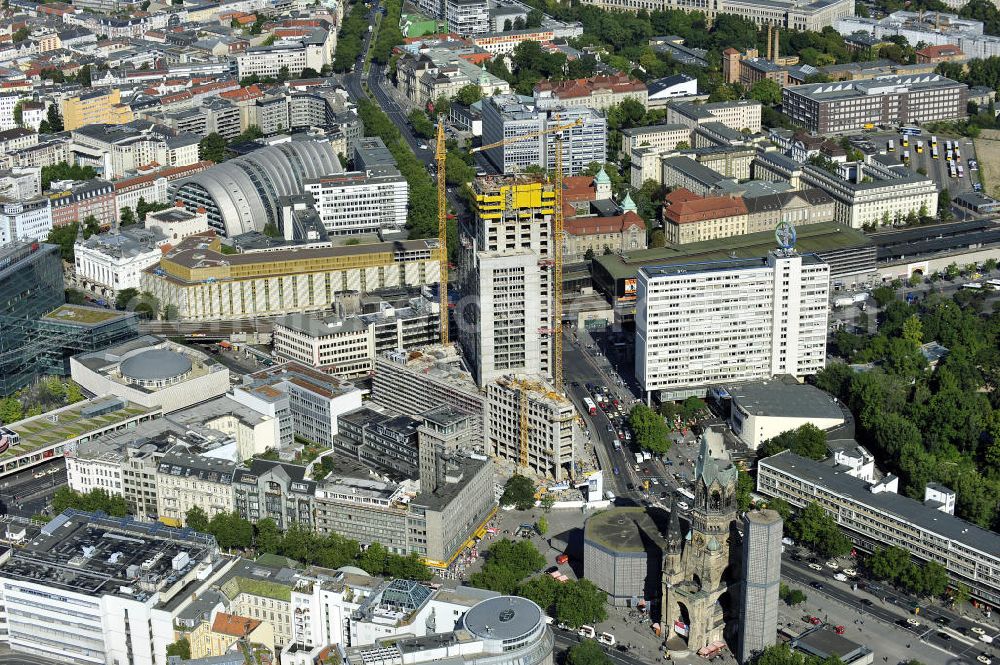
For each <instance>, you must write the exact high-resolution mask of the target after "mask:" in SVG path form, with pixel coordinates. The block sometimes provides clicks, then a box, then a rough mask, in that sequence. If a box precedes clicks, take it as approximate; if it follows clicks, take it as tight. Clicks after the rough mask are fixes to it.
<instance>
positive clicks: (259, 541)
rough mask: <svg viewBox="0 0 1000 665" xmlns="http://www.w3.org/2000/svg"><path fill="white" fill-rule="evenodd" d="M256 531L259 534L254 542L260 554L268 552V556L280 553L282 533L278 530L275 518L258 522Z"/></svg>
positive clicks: (255, 527) (255, 526)
mask: <svg viewBox="0 0 1000 665" xmlns="http://www.w3.org/2000/svg"><path fill="white" fill-rule="evenodd" d="M254 531H256V533H257V535H256V538H255V541H254V542H255V543H256V545H257V551H258V552H266V553H267V554H277V553H278V550H279V548H280V547H281V531H280V530H279V529H278V525H277V523H276V522H275V521H274V519H273V518H271V517H265V518H264V519H262V520H260V521H258V522H257V524H256V525H254Z"/></svg>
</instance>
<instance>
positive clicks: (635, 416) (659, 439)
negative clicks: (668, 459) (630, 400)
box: [628, 403, 670, 454]
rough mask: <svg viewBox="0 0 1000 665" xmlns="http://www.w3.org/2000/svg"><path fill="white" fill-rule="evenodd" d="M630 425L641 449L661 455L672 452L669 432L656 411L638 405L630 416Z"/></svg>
mask: <svg viewBox="0 0 1000 665" xmlns="http://www.w3.org/2000/svg"><path fill="white" fill-rule="evenodd" d="M628 423H629V427H631V428H632V431H633V432H634V433H635V440H636V443H638V444H639V447H640V448H643V449H644V450H650V451H653V452H655V453H659V454H663V453H665V452H667V451H668V450H670V437H669V436H668V434H669V430H668V429H667V425H666V423H665V422H663V417H662V416H661V415H660V414H658V413H657V412H656V411H653V410H652V409H650V408H649V407H648V406H646V405H645V404H642V403H639V404H636V405H635V406H633V407H632V410H631V411H630V412H629V414H628Z"/></svg>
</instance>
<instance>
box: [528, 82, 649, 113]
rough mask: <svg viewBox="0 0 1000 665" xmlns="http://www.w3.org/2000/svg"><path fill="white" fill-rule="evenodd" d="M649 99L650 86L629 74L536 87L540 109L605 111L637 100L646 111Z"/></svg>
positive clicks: (552, 83) (545, 83)
mask: <svg viewBox="0 0 1000 665" xmlns="http://www.w3.org/2000/svg"><path fill="white" fill-rule="evenodd" d="M648 97H649V90H648V89H647V88H646V84H645V83H643V82H642V81H639V80H637V79H633V78H631V77H629V76H628V75H627V74H616V75H614V76H594V77H592V78H588V79H570V80H568V81H539V82H538V83H536V84H535V103H536V104H538V105H549V106H556V105H558V106H569V107H574V106H586V107H588V108H592V109H597V110H599V111H604V110H607V109H609V108H611V107H612V106H614V105H616V104H620V103H622V102H623V101H625V100H626V99H633V100H635V101H637V102H639V103H640V104H642V106H643V108H645V106H646V101H647V99H648Z"/></svg>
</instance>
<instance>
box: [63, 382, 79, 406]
mask: <svg viewBox="0 0 1000 665" xmlns="http://www.w3.org/2000/svg"><path fill="white" fill-rule="evenodd" d="M82 401H83V389H82V388H80V384H78V383H77V382H76V381H67V382H66V402H67V403H69V404H76V403H77V402H82Z"/></svg>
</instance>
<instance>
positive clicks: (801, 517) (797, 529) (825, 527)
mask: <svg viewBox="0 0 1000 665" xmlns="http://www.w3.org/2000/svg"><path fill="white" fill-rule="evenodd" d="M788 526H789V532H790V533H791V534H792V536H793V537H794V538H795V539H796V540H798V541H799V542H800V543H803V544H806V545H809V546H811V547H812V548H813V549H815V550H816V551H817V552H819V553H820V554H823V555H825V556H828V557H838V556H844V555H845V554H847V553H848V552H850V551H851V541H850V540H848V538H847V536H845V535H844V534H843V533H841V531H840V528H839V527H838V526H837V522H836V520H834V519H833V517H832V516H831V515H829V514H828V513H827V512H826V511H825V510H823V508H822V507H821V506H820V505H819V504H818V503H816V502H813V503H810V504H809V505H808V506H806V507H805V509H803V510H802V511H800V512H799V514H798V516H797V517H796V518H795V519H794V520H793V521H792V522H791V523H789V525H788Z"/></svg>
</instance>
